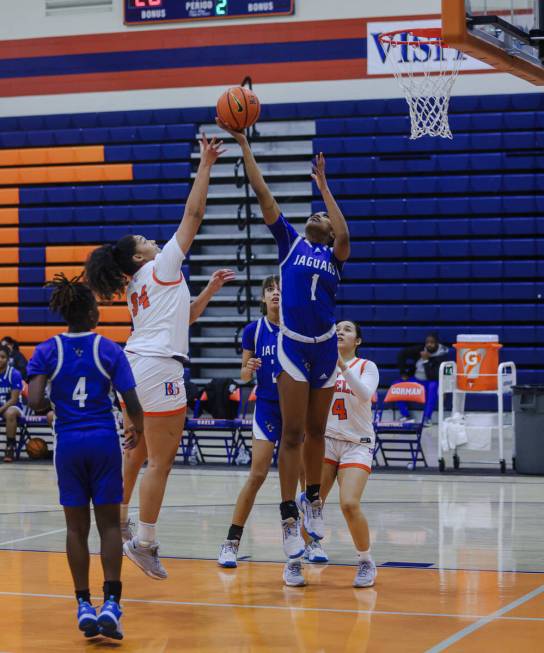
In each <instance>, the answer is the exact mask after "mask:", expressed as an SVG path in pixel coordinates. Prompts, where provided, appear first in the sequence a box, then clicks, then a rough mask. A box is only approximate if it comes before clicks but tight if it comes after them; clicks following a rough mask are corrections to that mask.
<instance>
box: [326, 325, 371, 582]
mask: <svg viewBox="0 0 544 653" xmlns="http://www.w3.org/2000/svg"><path fill="white" fill-rule="evenodd" d="M336 329H337V334H338V368H337V374H336V386H335V390H334V397H333V402H332V406H331V412H330V414H329V419H328V421H327V430H326V431H325V459H324V461H325V464H324V465H323V475H322V478H321V496H322V497H323V501H324V500H325V498H326V497H327V495H328V493H329V492H330V490H331V488H332V486H333V484H334V481H335V480H337V481H338V485H339V488H340V507H341V508H342V512H343V513H344V517H345V518H346V521H347V524H348V527H349V530H350V533H351V536H352V538H353V542H354V544H355V548H356V549H357V556H358V567H357V574H356V576H355V580H354V582H353V585H354V587H371V586H372V585H373V584H374V579H375V577H376V565H375V564H374V562H373V560H372V558H371V555H370V534H369V530H368V523H367V521H366V518H365V516H364V514H363V513H362V511H361V497H362V495H363V491H364V489H365V485H366V482H367V481H368V477H369V475H370V472H371V469H372V459H373V456H374V437H375V436H374V428H373V425H372V397H373V395H374V393H375V392H376V390H377V388H378V383H379V380H380V376H379V372H378V368H377V367H376V365H375V364H374V363H373V362H372V361H369V360H366V359H363V358H358V357H357V355H356V351H357V347H359V345H360V344H361V341H362V339H361V330H360V328H359V327H358V326H357V324H355V322H351V321H349V320H344V321H342V322H338V324H337V327H336Z"/></svg>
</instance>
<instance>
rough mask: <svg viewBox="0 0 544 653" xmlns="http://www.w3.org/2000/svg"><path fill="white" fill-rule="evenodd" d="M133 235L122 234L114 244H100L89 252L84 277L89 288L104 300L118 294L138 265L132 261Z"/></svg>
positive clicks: (134, 243)
mask: <svg viewBox="0 0 544 653" xmlns="http://www.w3.org/2000/svg"><path fill="white" fill-rule="evenodd" d="M135 249H136V241H135V239H134V236H123V238H121V239H120V240H118V241H117V243H116V244H115V245H110V244H107V245H102V246H101V247H98V248H97V249H95V250H94V251H92V252H91V253H90V254H89V257H88V258H87V262H86V263H85V278H86V281H87V283H88V284H89V286H90V288H91V289H92V290H93V291H94V292H95V293H96V294H97V295H98V296H99V297H100V298H101V299H104V300H108V301H110V300H112V299H113V298H114V296H115V295H120V294H121V293H122V292H123V290H124V289H125V286H126V285H127V283H128V279H127V277H129V276H132V275H133V274H135V273H136V272H137V271H138V269H139V266H138V264H137V263H135V262H134V260H133V258H132V257H133V256H134V252H135Z"/></svg>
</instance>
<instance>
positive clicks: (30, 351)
mask: <svg viewBox="0 0 544 653" xmlns="http://www.w3.org/2000/svg"><path fill="white" fill-rule="evenodd" d="M34 349H35V347H33V346H27V347H19V351H20V352H21V353H22V354H23V356H24V357H25V358H26V359H27V361H29V360H30V359H31V358H32V354H33V353H34Z"/></svg>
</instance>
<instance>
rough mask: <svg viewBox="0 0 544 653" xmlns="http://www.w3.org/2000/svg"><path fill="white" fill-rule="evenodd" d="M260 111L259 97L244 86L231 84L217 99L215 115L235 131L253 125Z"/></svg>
mask: <svg viewBox="0 0 544 653" xmlns="http://www.w3.org/2000/svg"><path fill="white" fill-rule="evenodd" d="M260 113H261V103H260V102H259V98H258V97H257V96H256V95H255V93H254V92H253V91H252V90H250V89H249V88H246V87H245V86H233V87H232V88H229V89H228V90H227V91H225V92H224V93H223V95H222V96H221V97H220V98H219V100H217V117H218V118H219V120H221V122H224V123H225V125H227V127H230V128H231V129H234V130H235V131H242V130H243V129H247V128H248V127H251V126H252V125H254V124H255V123H256V122H257V120H258V119H259V114H260Z"/></svg>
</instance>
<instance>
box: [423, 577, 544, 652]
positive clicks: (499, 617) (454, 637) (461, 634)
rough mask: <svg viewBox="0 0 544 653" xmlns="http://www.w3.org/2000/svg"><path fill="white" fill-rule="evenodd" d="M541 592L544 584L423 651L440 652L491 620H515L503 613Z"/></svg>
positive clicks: (543, 589)
mask: <svg viewBox="0 0 544 653" xmlns="http://www.w3.org/2000/svg"><path fill="white" fill-rule="evenodd" d="M543 593H544V585H541V586H540V587H537V588H535V589H534V590H532V591H531V592H529V593H527V594H524V595H523V596H521V597H520V598H519V599H516V600H515V601H512V602H511V603H508V605H505V606H504V607H502V608H500V609H499V610H496V611H495V612H492V613H491V614H488V615H487V616H485V617H480V618H479V619H478V621H476V622H475V623H473V624H470V626H466V628H463V629H462V630H459V631H458V632H456V633H454V634H453V635H451V637H448V638H447V639H445V640H444V641H442V642H440V643H439V644H437V645H436V646H433V647H431V648H430V649H427V651H426V652H425V653H440V651H445V650H446V649H447V648H448V647H450V646H451V645H452V644H455V643H457V642H458V641H459V640H461V639H463V638H464V637H466V636H467V635H471V634H472V633H473V632H475V631H476V630H479V629H480V628H483V627H484V626H487V625H488V624H490V623H491V622H492V621H498V620H503V619H508V620H509V621H512V620H516V619H517V617H504V616H503V615H505V614H506V613H507V612H510V611H511V610H514V609H515V608H518V607H519V606H520V605H523V604H524V603H526V602H527V601H530V600H531V599H534V598H535V597H537V596H539V595H540V594H543ZM523 620H524V621H527V620H528V617H525V618H523ZM533 620H534V619H533Z"/></svg>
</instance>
